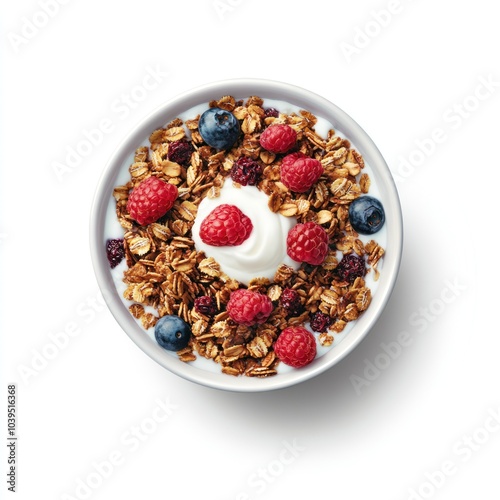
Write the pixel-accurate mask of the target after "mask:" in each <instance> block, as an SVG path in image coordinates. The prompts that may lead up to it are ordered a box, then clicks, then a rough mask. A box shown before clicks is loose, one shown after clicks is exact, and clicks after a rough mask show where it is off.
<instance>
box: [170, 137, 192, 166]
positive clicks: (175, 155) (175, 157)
mask: <svg viewBox="0 0 500 500" xmlns="http://www.w3.org/2000/svg"><path fill="white" fill-rule="evenodd" d="M192 154H193V146H191V144H190V143H189V142H187V141H174V142H172V143H170V144H169V146H168V152H167V158H168V159H169V160H170V161H174V162H175V163H179V165H187V164H188V163H189V161H190V160H191V155H192Z"/></svg>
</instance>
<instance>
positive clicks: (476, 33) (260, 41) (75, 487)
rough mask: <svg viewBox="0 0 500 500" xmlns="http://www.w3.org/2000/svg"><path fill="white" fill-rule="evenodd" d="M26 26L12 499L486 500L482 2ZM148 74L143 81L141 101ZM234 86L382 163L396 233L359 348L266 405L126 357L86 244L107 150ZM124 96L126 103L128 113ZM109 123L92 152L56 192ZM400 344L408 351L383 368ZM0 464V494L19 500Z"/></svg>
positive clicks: (12, 35)
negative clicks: (340, 136) (281, 92)
mask: <svg viewBox="0 0 500 500" xmlns="http://www.w3.org/2000/svg"><path fill="white" fill-rule="evenodd" d="M4 4H6V2H4ZM42 4H43V0H39V1H35V0H23V1H19V2H15V3H14V2H9V7H6V6H5V5H3V7H2V11H3V12H2V14H1V23H2V33H1V36H2V40H1V41H2V44H1V52H2V53H1V61H2V77H1V103H0V104H1V106H0V109H1V113H2V114H1V126H2V130H1V147H0V154H1V175H2V178H1V183H0V186H1V196H0V202H1V222H0V233H1V239H0V252H1V253H0V263H1V264H0V265H1V278H0V279H1V287H2V295H1V301H0V307H1V316H0V318H1V328H2V346H1V352H2V362H1V364H2V376H3V377H2V378H3V381H2V387H1V390H0V392H1V393H2V394H3V395H2V396H1V398H0V399H1V400H2V401H3V402H2V404H1V405H0V406H1V407H2V408H3V409H2V410H1V419H2V420H1V430H0V436H5V435H6V421H5V419H6V407H7V384H8V383H15V384H17V393H18V402H17V403H18V406H17V411H18V418H17V433H18V436H19V439H18V442H17V459H18V464H17V465H18V469H17V470H18V476H17V491H16V495H17V498H19V499H23V500H28V499H29V500H31V499H34V498H36V499H42V500H45V499H47V500H48V499H66V500H68V499H69V498H73V499H74V498H84V497H86V498H92V499H96V500H97V499H110V498H120V499H127V500H128V499H136V498H149V499H165V498H171V497H174V498H189V499H193V498H203V499H205V500H234V499H239V500H243V499H261V500H264V499H271V498H273V499H275V498H279V499H285V498H290V499H295V498H342V499H343V500H351V499H352V500H358V499H361V498H371V499H377V500H392V499H394V500H406V499H409V498H413V499H414V500H415V499H417V500H418V498H436V499H442V500H447V499H450V500H451V499H452V500H465V499H470V498H484V499H498V498H500V482H499V480H498V465H499V463H500V432H499V431H500V423H498V422H496V421H495V420H494V417H493V415H497V419H499V420H500V416H499V412H500V394H499V390H498V389H499V380H500V364H499V363H498V352H499V348H500V340H499V328H498V322H497V317H498V315H497V314H496V313H497V312H498V300H499V294H498V289H497V286H498V278H499V276H498V275H499V272H498V252H497V250H496V248H497V246H496V243H495V241H493V240H492V237H493V235H495V233H497V231H496V229H497V227H498V219H497V215H496V214H497V212H498V210H497V208H498V206H497V203H498V201H497V199H498V190H497V189H495V188H496V182H497V180H498V175H497V169H498V168H499V166H500V165H499V162H498V154H497V153H498V146H497V145H498V134H499V132H500V127H499V119H498V117H499V115H500V96H499V95H500V67H499V59H498V48H499V47H500V30H499V27H498V16H497V15H496V12H495V11H494V10H493V2H491V1H490V0H476V1H474V2H473V3H471V4H466V3H464V2H454V1H452V0H442V1H439V2H431V1H430V0H418V1H417V0H414V1H410V0H401V1H400V2H398V1H397V0H393V1H392V2H391V1H389V0H363V1H357V2H340V1H331V2H328V3H327V2H323V1H320V0H308V1H307V2H299V1H296V0H295V1H288V2H276V1H274V2H273V1H269V0H221V1H220V2H219V3H218V4H216V3H214V2H213V0H191V1H189V2H179V1H176V2H173V1H171V2H169V1H158V0H142V1H141V2H133V1H131V2H126V3H124V2H118V1H116V0H113V1H107V2H102V1H97V0H87V1H85V2H83V1H77V0H69V1H67V0H66V4H65V5H62V3H61V4H59V3H57V4H54V2H52V3H51V2H48V4H50V5H52V7H51V9H52V10H50V8H49V7H50V6H49V7H46V8H47V9H48V10H50V12H51V17H50V18H49V17H48V16H47V15H44V14H43V10H42ZM54 5H56V6H57V7H54ZM389 9H390V10H391V11H392V13H390V12H389ZM56 10H57V12H56ZM388 12H389V15H388V14H387V13H388ZM41 13H42V14H41ZM33 22H36V23H37V24H38V25H39V27H37V26H36V25H35V26H34V27H33V25H32V26H31V28H30V26H29V24H30V23H33ZM366 31H367V32H368V36H367V35H366V34H365V35H363V32H366ZM148 68H150V69H156V71H157V75H160V76H159V77H158V79H159V82H158V84H157V85H156V87H155V88H154V89H150V90H148V91H147V92H145V93H142V94H141V93H140V90H137V86H140V85H141V84H142V82H143V79H144V78H145V76H146V74H147V72H148ZM237 77H257V78H258V77H262V78H271V79H277V80H282V81H286V82H289V83H292V84H295V85H299V86H302V87H305V88H308V89H310V90H312V91H314V92H317V93H318V94H321V95H323V96H324V97H326V98H327V99H329V100H331V101H333V102H334V103H336V104H337V105H338V106H340V107H341V108H342V109H344V111H346V112H347V113H348V114H350V115H351V116H352V117H353V118H354V119H355V120H356V121H357V122H358V123H359V124H360V125H361V126H362V127H363V128H364V129H365V130H366V131H367V132H368V134H370V135H371V137H372V138H373V139H374V141H375V143H376V144H377V145H378V147H379V148H380V150H381V151H382V153H383V155H384V156H385V158H386V160H387V162H388V163H389V165H390V167H391V170H392V171H393V173H394V176H395V178H396V181H397V187H398V190H399V193H400V197H401V203H402V207H403V212H404V223H405V245H404V255H403V262H402V267H401V272H400V277H399V280H398V283H397V286H396V289H395V292H394V294H393V296H392V299H391V301H390V303H389V305H388V307H387V309H386V311H385V312H384V314H383V315H382V317H381V318H380V320H379V321H378V323H377V325H376V327H375V328H374V329H373V331H372V332H371V333H370V335H369V336H368V337H367V338H366V339H365V340H364V341H363V342H362V344H361V345H360V346H359V347H358V348H357V349H356V350H355V351H354V352H353V353H352V354H351V355H349V356H348V357H347V358H346V359H344V360H343V361H342V362H341V363H340V364H338V365H337V366H335V367H334V368H332V369H331V370H329V371H328V372H326V373H324V374H323V375H321V376H319V377H317V378H316V379H314V380H311V381H309V382H307V383H304V384H302V385H300V386H295V387H293V388H290V389H286V390H280V391H276V392H271V393H263V394H234V393H225V392H220V391H217V390H211V389H207V388H204V387H201V386H198V385H195V384H193V383H190V382H187V381H184V380H182V379H180V378H178V377H177V376H175V375H172V374H170V373H169V372H167V371H165V370H164V369H163V368H161V367H160V366H159V365H157V364H156V363H155V362H153V361H152V360H151V359H149V358H148V357H147V356H146V355H145V354H143V353H142V351H140V350H139V349H138V348H137V347H136V346H135V345H134V344H133V343H132V342H131V341H130V340H129V339H128V337H127V336H126V335H125V334H124V333H123V332H122V330H121V329H120V327H119V326H118V325H117V323H116V322H115V320H114V319H113V317H112V316H111V314H110V313H109V312H108V310H107V309H106V308H105V307H103V306H102V305H101V304H100V303H99V302H98V287H97V283H96V280H95V277H94V273H93V268H92V264H91V261H90V255H89V243H88V225H89V212H90V206H91V202H92V197H93V194H94V191H95V188H96V185H97V182H98V179H99V176H100V174H101V172H102V169H103V167H104V165H105V164H106V162H107V161H108V159H109V157H110V155H111V154H112V152H113V151H114V150H115V148H116V147H117V145H118V144H119V143H120V141H121V140H122V139H123V138H124V136H125V135H126V134H127V133H128V132H129V131H130V130H131V129H132V128H133V127H134V125H135V124H137V123H138V121H140V120H141V119H142V118H143V117H144V116H146V115H147V114H149V113H150V112H151V111H152V110H154V109H155V108H156V107H158V106H159V105H161V104H162V103H163V102H164V101H165V100H167V99H170V98H171V97H174V96H175V95H177V94H178V93H180V92H183V91H185V90H188V89H190V88H192V87H195V86H198V85H201V84H204V83H207V82H211V81H215V80H220V79H224V78H237ZM481 82H483V83H481ZM484 82H489V83H488V84H487V85H486V86H485V84H484ZM134 89H136V90H135V95H140V96H141V99H142V101H141V102H139V103H138V102H136V101H131V104H127V105H124V102H125V101H123V99H124V97H123V96H124V95H127V94H131V92H134ZM475 94H477V97H476V96H475ZM478 97H479V98H478ZM103 119H107V121H108V124H109V123H111V127H110V128H111V130H108V131H107V133H106V134H104V136H103V139H102V141H101V143H100V144H97V145H95V146H94V147H93V148H92V151H91V152H90V153H89V154H88V155H87V157H86V158H84V159H83V161H82V162H81V163H80V164H78V165H76V166H75V167H74V168H73V170H72V171H71V172H65V173H64V174H63V175H62V176H59V177H58V176H57V175H56V173H55V171H54V164H55V163H56V162H60V163H64V162H65V157H66V154H67V151H68V147H73V148H74V147H76V146H77V145H78V143H79V142H80V141H82V140H83V139H85V131H90V130H92V129H94V128H96V127H98V126H99V124H100V122H101V121H102V120H103ZM436 129H438V130H437V131H436ZM433 137H439V143H437V144H436V143H435V142H434V140H433V139H432V138H433ZM431 141H432V143H431ZM418 144H420V146H419V145H418ZM419 147H420V148H421V149H424V148H426V152H425V154H424V153H422V152H421V153H419V152H418V151H419ZM404 159H406V161H407V162H408V163H407V164H406V166H405V165H404V161H403V160H404ZM443 298H444V299H445V301H443ZM71 328H76V329H77V330H76V331H77V332H78V334H77V335H75V336H73V337H71V340H70V342H69V343H68V345H66V346H65V347H64V349H61V350H60V351H59V352H57V353H56V354H55V355H53V359H51V360H49V361H47V360H46V359H45V362H44V361H43V360H42V361H40V360H39V359H38V358H37V353H38V356H39V355H40V353H41V352H43V349H44V348H45V349H47V345H49V344H51V342H52V340H51V338H54V336H55V335H56V334H57V333H58V332H62V331H64V330H65V329H67V330H71ZM402 332H407V334H408V335H409V338H410V344H409V345H407V346H405V347H404V348H402V350H401V353H400V355H399V356H398V357H397V358H396V359H394V360H393V361H391V362H390V363H389V364H388V366H383V367H382V364H383V359H384V357H383V356H381V354H383V352H384V351H383V347H382V344H386V345H387V344H389V343H390V342H393V341H395V340H397V338H398V336H399V335H401V334H402ZM51 336H52V337H51ZM46 352H47V351H46ZM51 352H52V351H51ZM49 354H50V352H49ZM37 359H38V361H37ZM370 363H377V364H378V366H379V367H382V368H383V369H380V370H378V369H377V368H376V366H377V365H375V364H374V365H373V366H375V369H373V367H372V368H371V371H370V369H369V368H367V367H369V366H372V365H370ZM33 366H36V367H37V368H36V370H34V371H33V372H28V373H29V375H26V373H25V374H24V375H23V373H22V371H23V367H31V368H32V367H33ZM377 370H378V371H377ZM360 379H364V380H365V381H366V383H364V384H362V385H361V386H359V385H356V383H355V381H358V382H359V380H360ZM158 402H164V404H167V406H168V405H169V408H170V410H169V413H170V414H169V415H168V418H165V419H163V418H162V417H163V416H164V415H166V414H165V412H164V411H163V412H162V410H161V407H160V406H158V404H159V403H158ZM154 418H156V420H160V419H161V420H164V421H162V422H159V423H157V422H156V421H155V420H154ZM141 427H142V431H140V432H141V434H140V436H141V438H142V440H140V439H139V437H133V433H134V432H136V431H137V429H141ZM137 436H139V435H138V434H137ZM2 439H5V438H2ZM5 442H6V441H5ZM287 446H288V447H292V448H293V449H294V452H290V451H286V450H287ZM1 448H2V450H3V451H2V454H1V457H2V458H1V465H0V470H1V471H2V475H1V477H2V478H3V479H2V484H1V485H0V488H1V490H0V491H1V492H2V497H3V496H5V498H9V495H11V496H12V497H13V498H14V496H13V495H14V494H13V493H10V492H8V491H7V486H8V484H7V483H6V476H5V473H6V471H7V455H6V451H8V450H7V448H6V445H5V443H2V446H1ZM106 462H107V463H108V464H106ZM109 464H111V465H109ZM443 469H444V472H438V471H443ZM97 470H100V472H97ZM85 483H87V484H90V489H89V486H82V485H83V484H85ZM173 491H177V493H175V495H174V493H173ZM412 491H413V492H414V493H412Z"/></svg>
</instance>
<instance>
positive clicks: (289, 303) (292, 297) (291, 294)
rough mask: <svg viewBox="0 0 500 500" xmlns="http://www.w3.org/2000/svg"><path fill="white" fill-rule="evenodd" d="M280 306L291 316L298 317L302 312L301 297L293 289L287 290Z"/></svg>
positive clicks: (282, 295) (281, 298)
mask: <svg viewBox="0 0 500 500" xmlns="http://www.w3.org/2000/svg"><path fill="white" fill-rule="evenodd" d="M280 305H281V307H283V309H285V311H286V312H287V313H288V314H289V315H290V316H298V315H299V314H300V313H301V311H302V302H301V301H300V295H299V294H298V293H297V292H296V291H295V290H292V289H291V288H285V289H284V290H283V292H282V294H281V297H280Z"/></svg>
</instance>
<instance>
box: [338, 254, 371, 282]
mask: <svg viewBox="0 0 500 500" xmlns="http://www.w3.org/2000/svg"><path fill="white" fill-rule="evenodd" d="M335 273H336V274H337V276H338V277H339V278H340V279H341V280H342V281H348V282H349V283H354V281H355V279H356V278H362V277H363V276H364V275H365V274H366V266H365V259H364V258H363V257H360V256H358V255H356V254H353V253H352V254H349V255H344V257H342V260H341V261H340V262H339V264H338V266H337V267H336V268H335Z"/></svg>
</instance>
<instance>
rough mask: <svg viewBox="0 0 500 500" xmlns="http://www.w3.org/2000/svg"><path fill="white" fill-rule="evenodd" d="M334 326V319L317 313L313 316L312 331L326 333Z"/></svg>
mask: <svg viewBox="0 0 500 500" xmlns="http://www.w3.org/2000/svg"><path fill="white" fill-rule="evenodd" d="M332 324H333V318H332V317H331V316H328V314H325V313H322V312H315V313H314V314H313V315H312V316H311V329H312V330H314V331H315V332H320V333H323V332H326V331H327V330H328V328H330V326H332Z"/></svg>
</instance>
